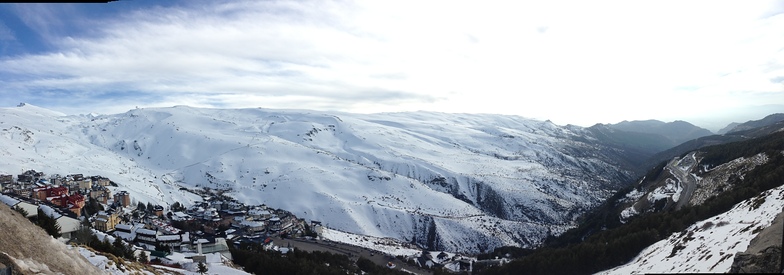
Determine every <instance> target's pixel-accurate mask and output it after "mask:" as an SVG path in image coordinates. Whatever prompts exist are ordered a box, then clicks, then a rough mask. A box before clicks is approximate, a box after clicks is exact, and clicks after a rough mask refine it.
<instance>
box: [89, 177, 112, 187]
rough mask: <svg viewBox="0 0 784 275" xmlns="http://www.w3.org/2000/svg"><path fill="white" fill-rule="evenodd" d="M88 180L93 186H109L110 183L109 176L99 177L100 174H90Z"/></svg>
mask: <svg viewBox="0 0 784 275" xmlns="http://www.w3.org/2000/svg"><path fill="white" fill-rule="evenodd" d="M90 180H92V182H93V186H103V187H106V186H109V185H110V183H111V181H110V180H109V178H107V177H101V176H92V177H90Z"/></svg>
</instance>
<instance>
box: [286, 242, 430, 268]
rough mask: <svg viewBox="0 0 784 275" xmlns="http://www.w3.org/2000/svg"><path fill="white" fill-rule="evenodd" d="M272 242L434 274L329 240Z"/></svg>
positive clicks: (373, 252)
mask: <svg viewBox="0 0 784 275" xmlns="http://www.w3.org/2000/svg"><path fill="white" fill-rule="evenodd" d="M272 241H273V242H275V245H277V246H279V247H288V246H289V245H291V247H294V249H301V250H304V251H308V252H312V251H324V252H330V253H336V254H343V255H347V256H349V258H351V259H352V260H355V261H356V260H357V259H359V257H360V256H361V257H364V258H366V259H369V260H371V261H373V263H375V264H377V265H379V266H382V267H385V266H387V263H388V262H392V263H393V264H395V269H398V270H400V269H405V270H407V271H409V272H411V273H414V274H420V275H425V274H428V275H429V274H433V272H432V271H430V270H426V269H422V268H420V267H419V266H417V265H410V264H408V263H405V262H403V261H401V260H400V259H398V258H395V257H393V256H387V255H384V254H383V253H378V252H376V251H371V250H369V249H366V248H363V247H358V246H353V245H348V244H343V243H336V242H331V241H327V240H320V241H315V240H306V239H281V238H279V237H273V238H272Z"/></svg>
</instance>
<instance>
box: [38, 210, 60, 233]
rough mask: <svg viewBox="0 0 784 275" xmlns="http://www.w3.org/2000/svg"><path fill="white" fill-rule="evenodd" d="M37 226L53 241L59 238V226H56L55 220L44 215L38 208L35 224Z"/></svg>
mask: <svg viewBox="0 0 784 275" xmlns="http://www.w3.org/2000/svg"><path fill="white" fill-rule="evenodd" d="M36 224H38V226H40V227H41V228H43V229H44V230H45V231H46V233H47V234H49V235H52V237H54V238H55V239H57V238H60V236H61V234H60V225H59V224H57V220H55V219H54V218H52V217H50V216H49V215H46V213H44V211H43V210H41V209H40V208H39V209H38V220H37V222H36Z"/></svg>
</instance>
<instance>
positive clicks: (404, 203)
mask: <svg viewBox="0 0 784 275" xmlns="http://www.w3.org/2000/svg"><path fill="white" fill-rule="evenodd" d="M586 133H587V131H585V130H583V129H581V128H579V127H573V126H570V127H560V126H557V125H554V124H552V123H550V122H546V121H545V122H543V121H535V120H530V119H525V118H521V117H516V116H501V115H463V114H443V113H430V112H415V113H390V114H371V115H359V114H346V113H323V112H312V111H295V110H266V109H239V110H222V109H199V108H190V107H185V106H178V107H173V108H153V109H136V110H131V111H129V112H127V113H124V114H117V115H101V116H96V115H80V116H62V115H61V114H57V113H53V112H51V111H48V110H45V109H42V108H38V107H35V106H32V105H26V106H22V107H15V108H0V140H2V143H0V144H2V145H0V154H2V155H3V156H5V157H3V158H0V167H2V168H0V173H7V174H19V173H22V172H23V171H25V170H28V169H35V170H39V171H45V172H47V173H49V174H55V173H57V174H62V175H65V174H71V173H82V174H85V175H102V176H106V177H109V178H110V179H112V180H113V181H114V182H116V183H117V184H118V185H119V187H117V188H113V190H112V191H113V193H116V192H118V191H121V190H124V191H128V192H130V194H131V197H132V200H133V202H132V203H135V202H136V201H140V202H152V203H155V204H163V205H170V204H172V203H174V202H175V201H178V202H180V203H183V204H185V206H189V205H191V204H193V203H194V202H197V201H200V200H201V198H200V197H198V196H196V195H194V194H191V193H189V192H187V191H184V190H182V189H181V187H187V188H194V187H209V188H219V189H230V190H232V191H231V192H230V193H229V195H230V196H233V197H235V198H236V199H238V200H239V201H241V202H243V203H246V204H249V205H255V204H266V205H268V206H270V207H273V208H280V209H286V210H288V211H291V212H293V213H294V214H295V215H297V216H298V217H301V218H305V219H307V220H318V221H322V222H323V223H324V224H325V225H327V226H329V227H331V228H336V229H339V230H343V231H348V232H353V233H357V234H362V235H371V236H379V237H392V238H396V239H399V240H402V241H404V242H409V241H412V240H414V239H415V240H416V241H417V242H418V243H419V244H421V245H429V246H433V247H434V248H436V249H444V250H451V251H462V252H479V251H481V250H491V249H492V248H494V247H497V246H503V245H522V246H531V245H536V244H538V243H539V242H541V241H542V240H543V239H544V238H545V237H546V236H547V234H548V233H559V232H563V231H564V230H566V229H568V228H569V227H571V226H572V225H573V221H574V219H575V218H576V217H577V216H578V215H579V214H581V213H582V212H583V211H585V209H588V208H590V207H592V206H594V205H596V204H598V203H599V202H601V201H602V200H603V199H604V198H606V197H608V196H609V195H611V194H612V192H613V190H614V188H615V184H618V183H619V182H621V181H620V180H619V178H623V177H624V175H628V174H629V172H628V171H623V170H619V168H617V166H616V165H615V164H613V163H610V162H609V160H608V159H607V158H603V157H601V156H604V155H603V151H602V148H601V146H597V145H596V144H591V143H586V142H584V141H578V140H591V137H590V136H586ZM576 152H578V153H576ZM429 232H434V233H435V237H434V238H428V233H429Z"/></svg>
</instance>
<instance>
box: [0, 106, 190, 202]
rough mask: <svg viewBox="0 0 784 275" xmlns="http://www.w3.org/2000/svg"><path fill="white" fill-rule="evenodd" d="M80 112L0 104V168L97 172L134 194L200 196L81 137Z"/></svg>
mask: <svg viewBox="0 0 784 275" xmlns="http://www.w3.org/2000/svg"><path fill="white" fill-rule="evenodd" d="M87 121H90V117H86V116H64V115H63V114H59V113H56V112H53V111H49V110H46V109H43V108H40V107H36V106H33V105H30V104H24V105H22V106H20V107H15V108H0V140H1V141H2V145H0V155H2V156H3V157H2V160H1V162H2V165H0V173H2V174H13V175H17V174H21V173H22V172H24V171H26V170H30V169H34V170H37V171H44V172H46V173H47V174H60V175H67V174H74V173H79V174H85V175H103V176H106V177H109V178H110V179H111V180H112V181H114V182H117V183H118V184H119V185H120V188H117V189H115V190H113V192H116V191H118V190H127V191H129V192H130V193H131V196H132V197H133V198H134V200H138V201H144V202H147V201H156V202H157V201H161V202H164V203H174V202H175V201H181V202H194V201H197V200H201V198H200V197H198V196H195V195H193V194H190V193H186V192H182V191H179V190H178V188H174V187H173V186H169V185H162V184H159V181H157V180H156V179H155V177H156V174H155V173H154V172H153V171H152V170H151V169H149V168H145V167H143V166H140V165H138V164H137V163H135V162H134V161H133V160H132V159H130V158H127V157H123V156H121V155H118V154H116V153H115V152H113V151H111V150H109V149H107V148H102V147H99V146H95V145H92V144H91V143H90V142H89V141H87V140H86V138H85V137H86V136H85V134H84V132H85V131H86V129H85V127H88V126H87V125H85V122H87Z"/></svg>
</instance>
